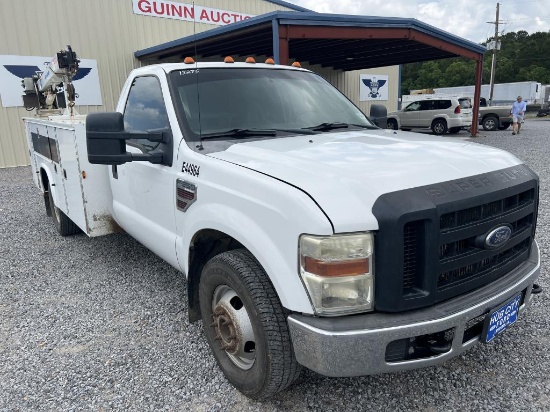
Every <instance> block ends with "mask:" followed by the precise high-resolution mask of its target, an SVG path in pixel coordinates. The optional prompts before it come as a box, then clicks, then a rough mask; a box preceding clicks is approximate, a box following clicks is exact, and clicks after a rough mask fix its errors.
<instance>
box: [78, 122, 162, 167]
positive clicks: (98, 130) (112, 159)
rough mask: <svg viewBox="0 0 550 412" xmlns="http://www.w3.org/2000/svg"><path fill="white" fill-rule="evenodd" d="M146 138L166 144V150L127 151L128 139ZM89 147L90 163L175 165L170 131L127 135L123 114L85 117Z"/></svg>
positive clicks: (87, 144)
mask: <svg viewBox="0 0 550 412" xmlns="http://www.w3.org/2000/svg"><path fill="white" fill-rule="evenodd" d="M129 139H147V140H149V141H151V142H157V143H160V144H164V145H165V147H166V149H167V150H165V153H164V152H163V151H159V150H155V151H152V152H150V153H148V154H135V153H129V152H127V151H126V140H129ZM86 146H87V148H88V161H89V162H90V163H92V164H103V165H121V164H124V163H126V162H132V161H147V162H151V163H154V164H165V165H167V166H171V165H172V135H171V133H170V131H167V130H164V129H163V130H152V131H150V132H146V133H128V132H126V131H125V130H124V118H123V115H122V113H118V112H113V113H90V114H89V115H88V116H86Z"/></svg>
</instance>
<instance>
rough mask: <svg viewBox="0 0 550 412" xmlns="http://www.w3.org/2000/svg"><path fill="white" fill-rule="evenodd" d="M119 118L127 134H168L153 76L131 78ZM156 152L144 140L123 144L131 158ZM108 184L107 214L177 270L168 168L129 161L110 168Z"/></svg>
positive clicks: (158, 86)
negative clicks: (109, 210) (111, 213)
mask: <svg viewBox="0 0 550 412" xmlns="http://www.w3.org/2000/svg"><path fill="white" fill-rule="evenodd" d="M123 114H124V127H125V130H126V131H128V132H147V131H148V130H153V129H170V121H169V118H168V114H167V112H166V105H165V102H164V98H163V91H162V88H161V83H160V81H159V79H158V78H157V77H156V76H152V75H148V76H142V77H136V78H135V79H134V81H133V83H132V86H131V88H130V91H129V93H128V99H127V101H126V106H125V108H124V113H123ZM171 144H173V142H172V143H171ZM158 147H159V143H155V142H151V141H149V140H147V139H132V140H128V141H127V144H126V150H127V151H128V152H131V153H137V154H144V153H145V154H146V153H148V152H150V151H152V150H155V149H158ZM110 180H111V188H112V192H113V211H114V214H115V216H116V219H117V221H118V222H119V223H120V225H121V226H122V227H123V229H124V230H126V231H127V232H128V233H129V234H130V235H132V236H133V237H135V238H136V239H137V240H139V241H140V242H141V243H142V244H144V245H145V246H147V248H149V249H150V250H152V251H153V252H155V253H156V254H157V255H159V256H160V257H162V258H163V259H164V260H166V261H167V262H169V263H170V264H172V265H174V266H176V267H177V265H178V263H177V258H176V253H175V215H174V214H175V212H174V209H175V207H174V204H175V173H174V169H173V168H172V167H169V166H165V165H159V164H152V163H150V162H147V161H134V162H130V163H125V164H123V165H120V166H117V167H113V168H112V170H111V176H110Z"/></svg>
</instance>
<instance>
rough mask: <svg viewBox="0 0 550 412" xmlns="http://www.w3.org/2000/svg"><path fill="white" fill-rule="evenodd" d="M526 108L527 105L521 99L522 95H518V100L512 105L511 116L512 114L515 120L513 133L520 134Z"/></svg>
mask: <svg viewBox="0 0 550 412" xmlns="http://www.w3.org/2000/svg"><path fill="white" fill-rule="evenodd" d="M526 110H527V105H526V104H525V102H524V101H523V100H522V99H521V96H518V98H517V100H516V101H515V102H514V104H513V105H512V110H510V116H512V121H513V122H514V124H513V127H512V128H513V130H512V134H513V135H515V134H516V133H517V134H519V131H520V129H521V122H523V116H524V115H525V111H526Z"/></svg>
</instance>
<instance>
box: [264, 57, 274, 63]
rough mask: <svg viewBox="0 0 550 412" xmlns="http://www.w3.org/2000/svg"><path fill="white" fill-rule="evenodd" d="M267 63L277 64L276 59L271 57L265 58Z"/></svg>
mask: <svg viewBox="0 0 550 412" xmlns="http://www.w3.org/2000/svg"><path fill="white" fill-rule="evenodd" d="M265 64H275V60H273V59H272V58H271V57H270V58H268V59H265Z"/></svg>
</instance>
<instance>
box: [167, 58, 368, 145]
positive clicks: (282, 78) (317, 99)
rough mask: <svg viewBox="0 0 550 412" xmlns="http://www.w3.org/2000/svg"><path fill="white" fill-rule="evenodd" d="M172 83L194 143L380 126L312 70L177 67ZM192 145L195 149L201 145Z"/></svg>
mask: <svg viewBox="0 0 550 412" xmlns="http://www.w3.org/2000/svg"><path fill="white" fill-rule="evenodd" d="M197 72H198V74H197ZM169 82H170V86H171V90H172V98H173V100H174V105H175V108H176V111H177V113H178V117H179V120H180V123H182V127H183V128H184V129H185V131H186V133H185V135H186V140H188V143H192V142H195V143H196V142H200V141H202V140H204V141H206V140H207V139H208V138H215V139H216V140H226V141H232V143H235V142H236V140H237V139H238V140H240V141H242V140H243V138H246V139H249V140H258V139H266V138H274V136H276V137H286V136H291V135H296V134H300V133H303V134H307V133H309V134H311V133H314V132H319V133H321V132H327V131H329V130H332V129H337V130H339V131H341V127H342V126H341V125H342V124H345V125H349V126H346V127H363V128H376V126H374V125H373V124H372V123H371V122H370V121H369V120H368V119H367V117H366V116H365V115H364V114H363V113H362V112H361V111H360V110H359V109H358V108H357V107H356V106H355V105H353V103H351V102H350V101H349V100H348V99H347V98H346V97H345V96H344V95H343V94H342V93H340V92H339V91H338V90H337V89H336V88H334V87H333V86H332V85H330V84H329V83H328V82H327V81H325V80H324V79H322V78H321V77H320V76H318V75H316V74H313V73H310V72H303V71H296V70H276V69H255V68H251V69H243V68H235V69H228V68H223V69H222V68H206V69H198V70H196V69H193V70H177V71H173V72H171V73H170V74H169ZM197 90H198V93H197ZM199 108H200V110H199ZM327 124H328V125H329V126H328V127H327ZM333 124H335V125H336V126H331V125H333ZM319 126H321V127H320V128H319ZM255 130H258V131H260V133H259V135H255V134H254V131H255ZM312 130H313V131H312ZM243 131H244V132H243ZM268 131H269V132H268ZM273 131H275V132H276V134H275V133H271V132H273ZM190 146H191V147H192V148H195V147H196V144H190Z"/></svg>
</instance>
